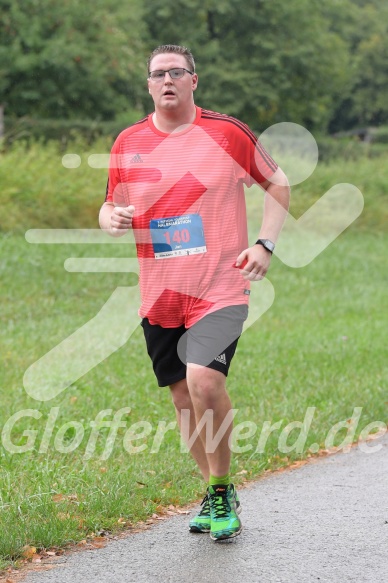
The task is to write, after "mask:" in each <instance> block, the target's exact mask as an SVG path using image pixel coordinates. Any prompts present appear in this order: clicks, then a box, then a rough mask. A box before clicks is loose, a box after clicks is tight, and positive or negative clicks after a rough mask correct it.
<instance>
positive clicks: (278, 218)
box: [259, 174, 290, 243]
mask: <svg viewBox="0 0 388 583" xmlns="http://www.w3.org/2000/svg"><path fill="white" fill-rule="evenodd" d="M283 176H284V179H283V180H282V184H274V183H270V184H269V186H268V187H267V189H266V192H265V198H264V215H263V222H262V224H261V228H260V233H259V238H260V239H270V240H271V241H273V242H274V243H275V242H276V241H277V239H278V237H279V233H280V231H281V230H282V227H283V224H284V221H285V220H286V217H287V214H288V208H289V204H290V187H289V185H288V181H287V179H286V177H285V175H284V174H283Z"/></svg>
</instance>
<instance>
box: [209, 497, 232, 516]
mask: <svg viewBox="0 0 388 583" xmlns="http://www.w3.org/2000/svg"><path fill="white" fill-rule="evenodd" d="M209 496H210V498H211V500H212V504H214V514H215V517H216V518H224V517H227V516H228V515H229V512H230V511H231V508H230V504H229V500H228V495H227V491H226V490H225V492H222V493H221V494H220V493H219V492H215V493H214V494H209Z"/></svg>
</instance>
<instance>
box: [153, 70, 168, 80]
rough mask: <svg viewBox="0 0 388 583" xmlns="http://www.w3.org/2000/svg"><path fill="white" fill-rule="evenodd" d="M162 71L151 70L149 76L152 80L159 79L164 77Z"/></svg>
mask: <svg viewBox="0 0 388 583" xmlns="http://www.w3.org/2000/svg"><path fill="white" fill-rule="evenodd" d="M164 75H165V73H164V71H152V72H151V73H150V78H151V79H153V80H154V81H161V80H162V79H164Z"/></svg>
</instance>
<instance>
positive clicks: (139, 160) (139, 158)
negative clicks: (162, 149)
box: [131, 154, 143, 164]
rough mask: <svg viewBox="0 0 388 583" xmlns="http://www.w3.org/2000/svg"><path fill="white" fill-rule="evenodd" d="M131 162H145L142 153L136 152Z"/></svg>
mask: <svg viewBox="0 0 388 583" xmlns="http://www.w3.org/2000/svg"><path fill="white" fill-rule="evenodd" d="M131 162H134V163H135V164H139V163H140V162H143V160H142V159H141V156H140V154H135V155H134V157H133V158H131Z"/></svg>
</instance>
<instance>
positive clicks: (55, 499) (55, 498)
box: [52, 494, 78, 502]
mask: <svg viewBox="0 0 388 583" xmlns="http://www.w3.org/2000/svg"><path fill="white" fill-rule="evenodd" d="M66 500H78V497H77V494H69V495H68V496H66V494H54V496H53V497H52V501H53V502H65V501H66Z"/></svg>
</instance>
